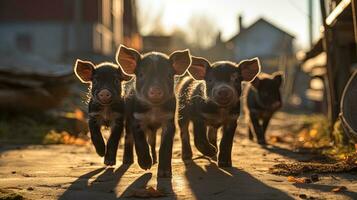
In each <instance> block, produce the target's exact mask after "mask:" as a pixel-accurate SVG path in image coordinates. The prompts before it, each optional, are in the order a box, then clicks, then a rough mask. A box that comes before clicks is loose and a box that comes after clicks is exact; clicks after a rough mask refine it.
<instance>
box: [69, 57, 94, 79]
mask: <svg viewBox="0 0 357 200" xmlns="http://www.w3.org/2000/svg"><path fill="white" fill-rule="evenodd" d="M94 67H95V66H94V64H93V63H92V62H90V61H83V60H80V59H77V61H76V64H75V65H74V73H75V74H76V76H77V77H78V78H79V80H81V81H82V82H83V83H89V82H91V80H92V76H93V72H94Z"/></svg>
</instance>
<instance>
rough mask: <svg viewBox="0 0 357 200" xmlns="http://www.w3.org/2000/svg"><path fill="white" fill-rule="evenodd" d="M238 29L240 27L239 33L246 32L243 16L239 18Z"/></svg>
mask: <svg viewBox="0 0 357 200" xmlns="http://www.w3.org/2000/svg"><path fill="white" fill-rule="evenodd" d="M238 27H239V32H242V31H243V30H244V26H243V15H239V16H238Z"/></svg>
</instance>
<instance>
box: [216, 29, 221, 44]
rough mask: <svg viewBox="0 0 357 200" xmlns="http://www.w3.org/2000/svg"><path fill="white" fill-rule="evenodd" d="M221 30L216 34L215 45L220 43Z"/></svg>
mask: <svg viewBox="0 0 357 200" xmlns="http://www.w3.org/2000/svg"><path fill="white" fill-rule="evenodd" d="M221 41H222V40H221V31H218V33H217V36H216V45H217V44H219V43H221Z"/></svg>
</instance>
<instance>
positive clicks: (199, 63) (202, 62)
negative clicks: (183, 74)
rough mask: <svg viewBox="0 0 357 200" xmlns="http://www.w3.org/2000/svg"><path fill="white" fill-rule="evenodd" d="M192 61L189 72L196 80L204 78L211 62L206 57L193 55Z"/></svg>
mask: <svg viewBox="0 0 357 200" xmlns="http://www.w3.org/2000/svg"><path fill="white" fill-rule="evenodd" d="M191 58H192V63H191V66H190V68H188V71H189V73H190V74H191V76H192V77H193V78H195V79H196V80H203V79H204V78H205V76H206V72H207V68H208V67H210V66H211V64H210V63H209V62H208V61H207V60H206V59H204V58H201V57H194V56H192V57H191Z"/></svg>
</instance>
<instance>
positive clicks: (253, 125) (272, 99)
mask: <svg viewBox="0 0 357 200" xmlns="http://www.w3.org/2000/svg"><path fill="white" fill-rule="evenodd" d="M282 80H283V77H282V73H281V72H276V73H274V74H272V75H269V74H265V73H261V74H260V75H259V76H257V77H256V78H255V80H254V81H253V82H252V83H251V84H249V85H247V87H246V89H245V95H244V96H245V99H244V112H245V115H246V119H247V124H248V129H249V139H250V140H253V133H254V135H255V137H256V139H257V142H258V143H259V144H262V145H264V144H266V140H265V132H266V129H267V127H268V125H269V121H270V119H271V117H272V116H273V114H274V113H275V112H276V111H277V110H279V109H280V108H281V106H282V101H281V94H280V87H281V84H282Z"/></svg>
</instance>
